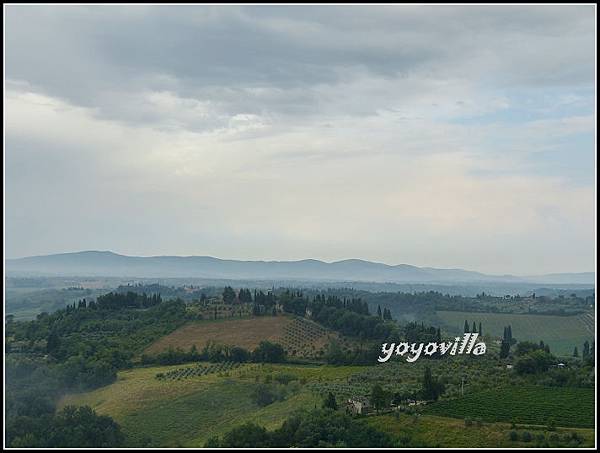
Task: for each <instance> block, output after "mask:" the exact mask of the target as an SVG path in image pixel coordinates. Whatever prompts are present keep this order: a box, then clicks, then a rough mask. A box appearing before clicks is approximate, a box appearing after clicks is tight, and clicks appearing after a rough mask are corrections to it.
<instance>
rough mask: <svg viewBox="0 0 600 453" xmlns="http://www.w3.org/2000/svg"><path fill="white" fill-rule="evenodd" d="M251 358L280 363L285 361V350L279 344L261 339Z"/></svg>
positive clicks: (257, 360) (256, 360)
mask: <svg viewBox="0 0 600 453" xmlns="http://www.w3.org/2000/svg"><path fill="white" fill-rule="evenodd" d="M252 358H253V360H254V361H255V362H263V363H281V362H285V350H284V349H283V347H282V346H281V345H279V344H276V343H271V342H270V341H266V340H263V341H261V342H260V344H259V345H258V346H257V347H256V349H255V350H254V351H253V352H252Z"/></svg>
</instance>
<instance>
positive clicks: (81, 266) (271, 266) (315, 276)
mask: <svg viewBox="0 0 600 453" xmlns="http://www.w3.org/2000/svg"><path fill="white" fill-rule="evenodd" d="M6 270H7V272H19V273H32V274H46V275H78V276H104V277H108V276H111V277H120V276H126V277H199V278H229V279H236V278H240V279H243V278H254V279H261V278H263V279H273V278H280V279H281V278H285V279H290V280H293V279H304V280H318V281H328V280H338V281H340V280H341V281H362V282H395V283H432V282H486V281H487V282H539V283H565V284H567V283H569V284H571V283H583V284H593V283H594V282H595V273H594V272H584V273H571V274H548V275H540V276H529V277H516V276H512V275H501V276H499V275H487V274H483V273H480V272H474V271H467V270H463V269H436V268H431V267H417V266H411V265H408V264H398V265H388V264H383V263H374V262H371V261H364V260H359V259H348V260H342V261H336V262H332V263H327V262H324V261H319V260H314V259H307V260H300V261H241V260H227V259H219V258H214V257H211V256H151V257H139V256H125V255H119V254H117V253H113V252H109V251H84V252H74V253H62V254H55V255H43V256H31V257H26V258H17V259H8V260H6Z"/></svg>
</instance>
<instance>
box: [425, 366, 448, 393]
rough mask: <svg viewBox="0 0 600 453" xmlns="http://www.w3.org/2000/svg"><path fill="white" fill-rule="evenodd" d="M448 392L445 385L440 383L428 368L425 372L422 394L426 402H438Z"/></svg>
mask: <svg viewBox="0 0 600 453" xmlns="http://www.w3.org/2000/svg"><path fill="white" fill-rule="evenodd" d="M445 390H446V388H445V386H444V384H443V383H441V382H439V381H438V380H437V379H435V378H434V377H433V375H432V374H431V368H430V367H428V366H426V367H425V370H424V372H423V381H422V389H421V393H422V395H423V398H424V399H426V400H433V401H437V399H438V398H439V397H440V395H441V394H442V393H444V391H445Z"/></svg>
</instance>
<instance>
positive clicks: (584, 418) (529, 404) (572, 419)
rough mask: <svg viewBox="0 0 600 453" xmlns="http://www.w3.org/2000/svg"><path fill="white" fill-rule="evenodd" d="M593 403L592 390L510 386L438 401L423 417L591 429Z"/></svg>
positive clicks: (428, 407) (427, 408)
mask: <svg viewBox="0 0 600 453" xmlns="http://www.w3.org/2000/svg"><path fill="white" fill-rule="evenodd" d="M594 402H595V398H594V389H593V388H568V387H538V386H519V387H514V386H513V387H505V388H501V389H494V390H485V391H482V392H477V393H472V394H468V395H465V396H464V397H462V398H455V399H451V400H445V401H439V402H437V403H434V404H431V405H429V406H427V407H426V409H425V413H427V414H432V415H441V416H446V417H456V418H465V417H471V418H476V417H480V418H482V419H483V420H485V421H492V422H493V421H505V422H510V421H514V422H516V423H531V424H535V425H546V424H548V423H549V422H550V421H552V420H553V421H554V423H555V424H556V425H558V426H567V427H581V428H592V427H593V426H594Z"/></svg>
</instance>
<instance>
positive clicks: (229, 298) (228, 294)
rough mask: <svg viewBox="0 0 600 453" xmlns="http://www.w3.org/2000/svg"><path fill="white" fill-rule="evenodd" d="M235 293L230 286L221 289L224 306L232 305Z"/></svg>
mask: <svg viewBox="0 0 600 453" xmlns="http://www.w3.org/2000/svg"><path fill="white" fill-rule="evenodd" d="M235 297H236V296H235V291H234V290H233V288H232V287H231V286H226V287H225V288H223V302H224V303H226V304H232V303H233V301H234V300H235Z"/></svg>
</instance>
